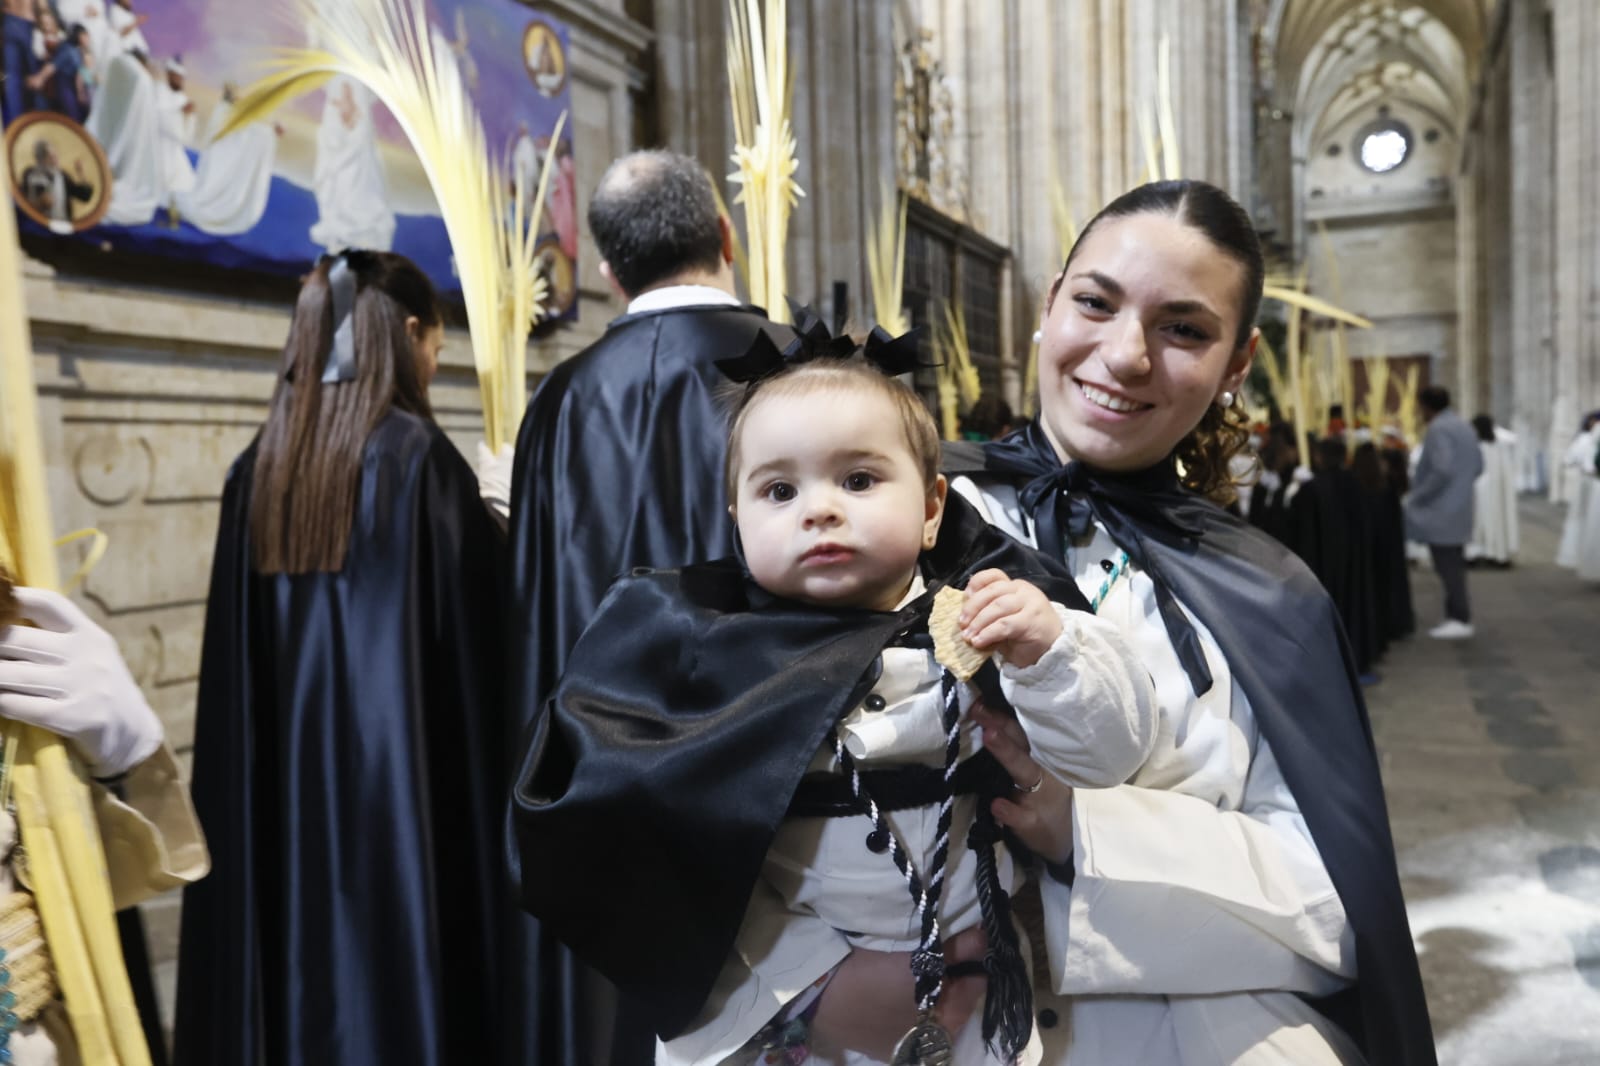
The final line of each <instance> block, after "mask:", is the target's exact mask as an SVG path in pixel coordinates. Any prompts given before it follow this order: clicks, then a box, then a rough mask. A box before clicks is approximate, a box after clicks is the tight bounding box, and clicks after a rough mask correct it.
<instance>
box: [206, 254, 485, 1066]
mask: <svg viewBox="0 0 1600 1066" xmlns="http://www.w3.org/2000/svg"><path fill="white" fill-rule="evenodd" d="M441 336H442V327H441V317H440V313H439V310H438V308H437V305H436V303H435V298H434V294H433V289H432V287H431V285H430V284H429V282H428V280H427V278H426V276H425V275H423V274H422V273H421V272H420V271H419V270H418V269H417V268H416V267H415V266H414V265H412V264H411V263H410V262H409V261H408V260H405V259H404V258H402V257H400V256H396V255H391V254H388V253H377V252H355V251H350V252H346V253H343V254H342V255H340V256H338V257H333V258H324V259H323V261H322V262H320V263H319V264H318V266H317V267H316V269H315V270H314V271H313V272H312V274H311V275H310V276H309V278H308V280H307V281H306V283H305V285H304V286H303V287H302V289H301V292H300V297H299V302H298V304H297V306H296V309H295V318H294V322H293V324H292V326H291V329H290V336H289V341H288V344H287V347H286V350H285V370H284V375H283V378H282V379H281V380H280V381H279V383H278V386H277V389H276V391H275V392H274V394H273V398H272V402H271V408H270V413H269V415H268V418H267V422H266V424H265V426H264V427H263V428H262V431H261V433H260V434H259V435H258V436H257V438H256V440H255V441H254V442H253V443H252V444H251V445H250V447H249V448H248V449H247V450H246V451H245V452H244V453H243V454H242V455H241V456H240V457H239V458H238V460H237V461H236V462H235V463H234V465H233V468H232V469H231V470H230V471H229V474H228V480H227V485H226V487H225V488H224V490H223V498H222V509H221V510H222V513H221V523H220V526H219V529H218V533H217V546H216V555H215V558H214V560H213V564H212V574H211V592H210V598H209V601H208V604H207V612H206V627H205V644H204V649H203V653H202V658H201V667H200V693H199V705H198V708H197V712H196V722H195V747H194V787H193V792H194V800H195V806H196V808H197V811H198V813H199V816H200V820H201V824H202V826H203V827H204V829H205V833H206V836H207V838H208V839H209V841H210V843H211V846H212V857H213V868H212V874H211V876H210V877H209V878H207V879H205V880H204V881H202V882H200V883H198V884H196V885H193V886H192V887H190V888H189V889H188V890H187V891H186V892H185V895H184V905H183V918H182V939H181V942H180V945H179V973H178V1001H177V1016H176V1025H175V1030H176V1031H175V1037H176V1049H175V1059H176V1061H177V1062H178V1063H179V1064H180V1066H221V1064H223V1063H226V1064H228V1066H329V1064H332V1063H338V1064H339V1066H390V1064H393V1063H400V1062H403V1063H408V1064H419V1066H454V1064H457V1063H468V1062H470V1063H486V1064H498V1063H502V1062H506V1061H508V1060H507V1059H506V1057H505V1055H504V1054H503V1051H502V1048H501V1043H502V1036H501V1034H500V1033H499V1032H498V1031H497V1025H498V1024H499V1023H500V1021H501V1019H500V1018H499V1016H498V1014H497V1010H496V993H497V989H498V986H499V978H500V974H501V970H502V966H501V961H500V960H501V946H500V945H501V929H502V927H503V926H504V925H505V923H506V921H507V919H508V918H509V917H510V916H511V913H510V910H509V905H510V900H509V897H508V895H507V894H506V892H505V890H504V888H505V886H504V881H503V878H502V877H501V862H500V858H501V852H500V848H499V840H500V837H499V824H500V823H499V812H500V810H501V806H502V804H503V802H504V799H503V797H504V795H505V791H504V790H505V788H506V787H507V779H506V775H505V771H504V769H503V759H504V756H503V743H504V741H503V737H504V731H505V727H504V724H503V721H502V718H501V716H502V715H503V713H504V711H503V708H504V692H503V684H502V679H503V676H504V670H505V666H504V661H503V652H504V638H503V634H502V632H501V624H502V618H503V613H502V612H503V605H502V602H501V600H500V599H499V590H500V589H501V588H502V587H503V576H502V572H501V571H502V568H501V561H502V558H503V551H504V546H503V544H502V543H501V542H500V539H499V538H500V535H499V533H498V531H497V529H496V527H495V525H494V521H493V519H492V518H491V516H490V515H489V513H488V511H487V510H486V509H485V508H484V506H483V504H482V502H481V501H480V499H479V497H478V489H477V484H476V481H475V479H474V477H473V474H472V470H471V468H470V466H469V465H468V464H467V462H466V461H465V460H464V459H463V458H462V457H461V455H460V454H459V453H458V452H457V451H456V449H455V447H454V445H452V444H451V442H450V441H449V439H448V438H446V436H445V434H444V432H443V431H442V430H441V429H440V428H439V426H438V425H437V424H436V423H435V422H434V420H433V417H432V414H431V411H430V408H429V405H428V400H427V393H426V388H427V383H428V381H429V380H430V379H431V377H432V374H433V371H434V368H435V367H436V365H437V359H438V348H439V341H440V338H441Z"/></svg>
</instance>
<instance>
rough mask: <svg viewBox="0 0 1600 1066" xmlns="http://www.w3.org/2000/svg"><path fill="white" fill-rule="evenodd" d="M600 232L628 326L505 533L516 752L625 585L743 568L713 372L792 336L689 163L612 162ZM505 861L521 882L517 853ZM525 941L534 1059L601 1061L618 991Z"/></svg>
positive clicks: (612, 336)
mask: <svg viewBox="0 0 1600 1066" xmlns="http://www.w3.org/2000/svg"><path fill="white" fill-rule="evenodd" d="M589 228H590V230H591V232H592V233H593V235H594V238H595V243H596V245H597V246H598V247H599V250H600V254H601V256H603V257H604V262H602V263H601V266H600V270H601V273H602V274H603V275H605V276H606V277H607V278H608V279H610V281H611V282H612V284H613V287H614V288H615V289H616V291H617V293H618V294H619V295H620V296H621V297H622V298H624V299H626V300H628V301H629V302H628V311H627V313H626V314H624V315H622V316H621V317H619V318H617V319H615V320H614V321H613V322H611V324H610V325H609V326H608V327H607V328H606V332H605V335H604V336H602V337H601V338H600V339H599V340H597V341H596V342H595V343H594V344H592V345H591V346H590V347H588V348H586V349H585V350H583V351H582V352H579V353H578V354H577V355H575V356H573V357H572V358H571V359H569V360H567V361H566V362H563V363H562V364H560V365H559V366H557V367H556V368H555V369H554V370H553V371H552V372H551V373H550V375H549V376H548V377H546V378H545V379H544V381H542V382H541V383H540V385H539V388H538V391H537V392H535V394H534V397H533V400H532V402H531V403H530V404H529V405H528V411H527V414H526V415H525V416H524V418H523V421H522V428H521V431H520V432H519V434H518V436H517V445H516V457H515V462H514V465H513V468H512V473H511V478H510V484H511V504H510V532H509V537H510V546H511V596H512V601H511V617H510V624H509V628H510V641H511V650H512V661H513V663H514V664H515V666H514V669H515V679H514V685H515V688H514V694H513V697H512V699H513V707H514V721H513V725H512V728H513V729H514V730H515V731H516V733H515V735H508V736H507V738H506V743H507V746H508V751H509V750H514V742H515V741H516V740H517V738H518V737H520V735H521V733H522V731H524V730H525V729H526V728H527V727H528V725H529V723H530V722H531V721H532V719H533V718H534V712H535V709H536V708H538V707H539V706H540V705H541V704H542V703H543V701H544V699H545V697H546V696H548V695H549V693H550V692H551V691H552V690H553V689H554V687H555V683H556V681H557V679H558V678H559V677H560V676H561V673H562V670H563V668H564V667H565V665H566V660H567V656H568V654H569V653H570V652H571V650H572V648H573V646H574V645H575V644H576V643H577V641H578V637H579V635H580V634H582V632H583V630H584V628H585V627H586V626H587V625H588V624H589V620H590V619H591V618H592V617H593V616H594V613H595V610H596V608H597V607H598V606H599V605H600V601H601V599H602V598H603V597H604V596H605V594H606V590H607V589H608V588H610V586H611V584H612V582H613V581H614V580H615V579H616V578H617V577H618V576H619V575H623V574H627V573H628V572H629V571H630V570H632V569H634V568H635V567H656V568H666V567H674V566H682V565H685V564H687V563H691V562H697V561H703V560H707V559H719V558H722V557H724V556H727V555H729V554H731V553H732V551H733V546H734V535H733V523H732V521H731V520H730V519H729V517H728V505H727V500H726V499H725V498H724V494H723V491H722V488H721V485H722V465H723V454H724V448H725V438H726V435H727V434H726V418H725V415H724V413H723V410H722V408H721V406H720V405H719V403H718V400H717V394H718V390H719V388H721V387H723V386H725V385H726V383H727V382H726V379H725V378H724V377H723V375H722V373H721V372H720V371H719V370H717V368H716V366H715V363H716V361H717V360H719V359H729V358H733V357H736V356H739V355H741V354H743V353H744V352H745V351H746V350H747V349H748V348H749V347H750V342H751V340H752V339H753V338H754V337H755V335H756V334H758V333H761V332H763V331H766V332H768V333H770V334H771V335H772V336H773V338H774V339H775V340H776V341H778V343H779V344H780V346H781V345H782V344H783V343H785V342H787V340H788V339H789V338H791V337H792V336H793V334H792V332H791V331H789V330H788V329H787V327H783V326H777V325H774V324H773V323H771V322H769V321H768V319H767V317H766V315H765V314H764V313H763V312H762V311H761V310H760V309H758V308H754V307H749V306H745V305H742V304H740V303H739V301H738V300H737V298H735V296H734V295H733V290H734V280H733V268H732V243H731V230H730V229H729V228H728V223H727V220H726V219H725V218H723V217H722V216H721V214H720V213H719V212H718V210H717V203H716V197H715V194H714V191H713V188H712V185H711V180H710V178H709V177H708V176H707V175H706V172H705V170H704V168H703V167H701V166H700V165H699V164H698V163H697V162H695V161H694V160H692V159H689V158H687V157H685V156H681V155H678V154H676V153H672V152H666V151H646V152H635V153H633V154H631V155H628V156H624V157H623V158H621V159H619V160H617V161H616V162H615V163H613V164H612V165H611V167H610V168H609V169H608V170H607V171H606V173H605V175H604V177H603V178H602V179H601V181H600V185H599V187H598V189H597V190H596V192H595V195H594V197H593V199H592V200H591V202H590V205H589ZM507 854H508V861H509V864H510V866H511V869H512V875H513V877H514V878H515V877H517V876H520V874H519V871H518V869H517V866H518V858H517V855H516V852H515V850H514V849H508V852H507ZM530 858H531V856H530ZM516 933H517V934H518V935H521V936H522V937H523V938H524V939H525V940H526V942H527V946H526V950H525V951H524V953H523V954H524V957H525V958H526V959H528V960H529V969H528V971H527V972H525V973H524V974H523V975H522V979H523V981H524V985H525V986H524V988H523V989H522V990H521V991H520V992H519V991H518V990H516V989H511V990H509V992H508V1004H507V1008H506V1009H507V1011H508V1012H514V1013H518V1014H521V1015H523V1016H524V1017H526V1018H527V1019H528V1022H527V1024H526V1025H525V1026H524V1034H523V1039H524V1040H525V1041H526V1050H525V1054H524V1058H525V1059H526V1061H528V1062H538V1063H539V1064H540V1066H596V1064H598V1063H602V1062H605V1061H607V1056H606V1054H605V1049H604V1047H603V1046H601V1045H602V1044H603V1042H604V1035H603V1033H604V1030H605V1029H606V1028H608V1023H607V1022H606V1021H605V1017H606V1015H607V1014H608V1013H609V1008H608V1005H607V1003H606V1000H608V999H609V998H610V993H609V990H608V989H606V988H605V987H604V986H603V985H602V986H596V982H595V980H594V979H593V978H590V977H587V976H585V975H583V974H582V973H580V972H579V970H578V968H577V967H576V965H575V963H574V962H573V961H572V959H571V957H570V956H569V955H568V953H567V952H566V951H565V949H563V948H561V947H560V946H559V945H558V944H555V943H552V942H550V940H549V938H547V937H542V936H541V935H540V933H539V932H538V929H537V925H536V923H534V922H533V921H532V919H526V918H525V919H522V920H521V922H520V928H519V929H518V930H517V931H516ZM508 935H509V934H508ZM585 998H588V999H589V1000H591V1003H590V1004H589V1005H587V1006H586V1005H584V1004H583V1000H584V999H585ZM614 1028H615V1039H614V1041H613V1052H612V1054H611V1055H610V1056H609V1058H610V1061H612V1062H615V1063H617V1064H618V1066H641V1064H644V1063H649V1062H650V1061H652V1058H653V1054H654V1051H653V1041H652V1039H651V1034H650V1033H649V1031H648V1028H647V1027H646V1026H645V1025H642V1024H634V1023H630V1022H629V1021H628V1016H627V1014H626V1013H625V1012H624V1013H623V1015H622V1016H621V1019H620V1020H619V1021H618V1022H617V1024H616V1025H615V1027H614Z"/></svg>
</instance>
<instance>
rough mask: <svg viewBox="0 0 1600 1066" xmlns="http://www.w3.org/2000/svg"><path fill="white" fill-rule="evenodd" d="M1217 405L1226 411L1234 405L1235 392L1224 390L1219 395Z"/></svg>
mask: <svg viewBox="0 0 1600 1066" xmlns="http://www.w3.org/2000/svg"><path fill="white" fill-rule="evenodd" d="M1217 406H1218V407H1220V408H1222V409H1223V410H1224V411H1226V410H1227V409H1228V408H1230V407H1232V406H1233V393H1231V392H1227V391H1224V392H1223V394H1222V395H1221V396H1218V397H1217Z"/></svg>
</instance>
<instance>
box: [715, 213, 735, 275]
mask: <svg viewBox="0 0 1600 1066" xmlns="http://www.w3.org/2000/svg"><path fill="white" fill-rule="evenodd" d="M717 233H718V234H719V235H720V236H721V237H722V261H723V262H724V263H728V264H732V263H733V223H732V222H729V221H728V216H727V215H718V216H717Z"/></svg>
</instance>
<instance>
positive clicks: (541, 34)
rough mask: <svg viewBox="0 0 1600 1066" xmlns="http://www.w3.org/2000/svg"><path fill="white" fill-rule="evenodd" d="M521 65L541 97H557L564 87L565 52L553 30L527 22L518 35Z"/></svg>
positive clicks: (546, 26) (565, 82) (565, 76)
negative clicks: (520, 48) (520, 46)
mask: <svg viewBox="0 0 1600 1066" xmlns="http://www.w3.org/2000/svg"><path fill="white" fill-rule="evenodd" d="M522 62H523V64H524V65H525V66H526V67H527V68H528V77H529V78H531V79H533V84H534V87H535V88H536V89H538V90H539V92H540V93H541V94H542V95H544V96H559V95H561V90H562V89H564V88H565V87H566V84H567V52H566V49H564V48H562V47H561V38H560V37H558V36H557V35H556V31H555V30H554V29H552V28H551V27H550V26H549V25H547V24H546V23H543V22H530V23H528V28H527V29H526V30H524V31H523V34H522Z"/></svg>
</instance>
